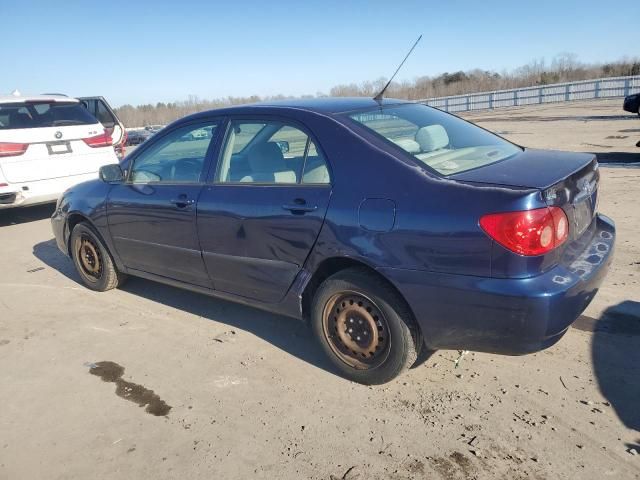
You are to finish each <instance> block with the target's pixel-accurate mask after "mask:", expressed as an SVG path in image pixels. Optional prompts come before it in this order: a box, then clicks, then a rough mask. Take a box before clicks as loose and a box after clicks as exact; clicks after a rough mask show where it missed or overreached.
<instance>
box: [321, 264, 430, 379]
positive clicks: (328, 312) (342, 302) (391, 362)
mask: <svg viewBox="0 0 640 480" xmlns="http://www.w3.org/2000/svg"><path fill="white" fill-rule="evenodd" d="M311 322H312V327H313V330H314V333H315V335H316V337H317V338H318V340H319V342H320V345H321V346H322V349H323V350H324V351H325V353H326V354H327V356H328V357H329V359H330V360H331V362H332V363H333V364H334V365H335V366H336V367H337V368H338V369H339V370H340V372H341V373H342V374H343V375H344V376H345V377H347V378H348V379H350V380H353V381H355V382H358V383H363V384H366V385H373V384H381V383H385V382H388V381H390V380H392V379H394V378H395V377H397V376H398V375H399V374H400V373H402V372H403V371H404V370H406V369H407V368H409V367H410V366H411V365H412V364H413V363H414V362H415V361H416V358H417V356H418V353H419V350H420V348H421V346H422V336H421V335H420V331H419V328H418V327H417V326H416V325H415V322H414V321H413V316H412V314H411V312H410V311H409V308H408V307H407V305H406V303H405V301H404V300H403V299H402V298H401V297H400V296H399V295H398V293H397V292H396V291H395V290H394V289H393V288H392V287H391V286H389V285H388V284H387V283H386V282H385V281H384V280H382V279H381V278H378V277H377V276H375V275H373V274H371V273H369V272H367V271H366V270H363V269H358V268H352V269H347V270H343V271H342V272H338V273H337V274H335V275H333V276H331V277H329V278H328V279H327V280H325V281H324V282H323V283H322V284H321V285H320V287H319V288H318V290H317V292H316V294H315V296H314V298H313V303H312V310H311Z"/></svg>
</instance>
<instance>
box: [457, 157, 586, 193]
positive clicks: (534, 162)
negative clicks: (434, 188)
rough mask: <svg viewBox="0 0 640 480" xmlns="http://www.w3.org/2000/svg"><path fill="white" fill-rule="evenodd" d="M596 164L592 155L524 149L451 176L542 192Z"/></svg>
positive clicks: (458, 178)
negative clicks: (494, 161) (507, 156)
mask: <svg viewBox="0 0 640 480" xmlns="http://www.w3.org/2000/svg"><path fill="white" fill-rule="evenodd" d="M595 161H596V157H595V155H593V154H592V153H574V152H556V151H552V150H532V149H528V148H527V149H525V150H524V151H523V152H522V153H519V154H517V155H514V156H512V157H510V158H507V159H505V160H502V161H500V162H496V163H492V164H490V165H485V166H483V167H479V168H476V169H473V170H468V171H466V172H462V173H458V174H455V175H451V176H450V177H449V178H453V179H454V180H462V181H466V182H476V183H490V184H493V185H506V186H510V187H528V188H537V189H540V190H544V189H546V188H548V187H551V186H553V185H555V184H556V183H558V181H559V180H563V179H565V178H567V177H569V176H571V175H573V174H574V173H576V172H578V171H580V170H582V169H583V168H585V167H586V166H588V165H590V164H591V163H594V162H595Z"/></svg>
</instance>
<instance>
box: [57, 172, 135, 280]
mask: <svg viewBox="0 0 640 480" xmlns="http://www.w3.org/2000/svg"><path fill="white" fill-rule="evenodd" d="M110 190H111V185H110V184H108V183H105V182H103V181H101V180H91V181H89V182H84V183H79V184H78V185H74V186H73V187H71V188H70V189H68V190H67V191H66V192H64V193H63V195H62V197H61V198H60V201H59V203H58V208H57V209H56V212H55V213H54V216H53V218H52V223H53V224H54V233H55V234H56V241H57V243H58V247H59V248H61V249H62V248H64V249H65V253H66V254H67V255H68V254H69V251H68V246H69V239H70V237H71V231H72V230H73V227H74V226H75V225H77V224H78V223H79V222H83V221H84V222H87V223H88V224H89V225H91V226H92V227H93V229H94V230H95V231H96V233H97V234H98V235H99V236H100V237H101V238H102V240H103V241H104V243H105V245H106V246H107V249H108V250H109V253H111V256H112V257H113V260H114V262H115V264H116V266H117V268H118V270H120V271H123V272H124V271H126V268H125V267H124V265H123V263H122V261H121V260H120V257H119V256H118V254H117V252H116V250H115V248H114V245H113V241H112V239H111V234H110V232H109V223H108V221H107V207H106V206H107V198H108V196H109V191H110ZM56 222H58V223H60V222H61V223H62V225H58V226H56ZM56 230H61V231H60V232H59V233H58V232H56ZM59 237H60V238H59Z"/></svg>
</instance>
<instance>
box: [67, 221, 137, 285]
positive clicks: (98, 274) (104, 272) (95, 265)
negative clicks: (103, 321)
mask: <svg viewBox="0 0 640 480" xmlns="http://www.w3.org/2000/svg"><path fill="white" fill-rule="evenodd" d="M69 241H70V245H71V257H72V258H73V263H74V265H75V267H76V270H77V271H78V273H79V274H80V278H81V279H82V283H84V285H85V286H86V287H87V288H90V289H91V290H96V291H98V292H105V291H107V290H111V289H112V288H116V287H118V286H120V285H121V284H122V282H124V280H125V278H126V275H124V274H122V273H120V272H118V270H117V269H116V266H115V264H114V262H113V259H112V258H111V255H110V254H109V251H108V250H107V248H106V246H105V245H104V242H103V241H102V239H101V238H100V236H99V235H97V234H96V233H95V232H94V230H93V229H92V228H91V227H90V226H89V225H88V224H87V223H84V222H83V223H79V224H77V225H76V226H75V227H74V229H73V231H72V232H71V238H70V240H69Z"/></svg>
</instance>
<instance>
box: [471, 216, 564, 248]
mask: <svg viewBox="0 0 640 480" xmlns="http://www.w3.org/2000/svg"><path fill="white" fill-rule="evenodd" d="M480 226H481V227H482V229H483V230H484V231H485V232H486V233H487V235H489V236H490V237H491V238H493V239H494V240H495V241H496V242H498V243H499V244H500V245H502V246H503V247H505V248H508V249H509V250H511V251H512V252H515V253H518V254H520V255H526V256H533V255H543V254H545V253H547V252H550V251H551V250H553V249H554V248H557V247H559V246H560V245H562V244H563V243H564V242H565V241H566V240H567V237H568V236H569V222H568V220H567V216H566V215H565V213H564V211H563V210H562V209H561V208H559V207H545V208H537V209H535V210H524V211H520V212H506V213H492V214H490V215H485V216H483V217H482V218H481V219H480Z"/></svg>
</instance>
